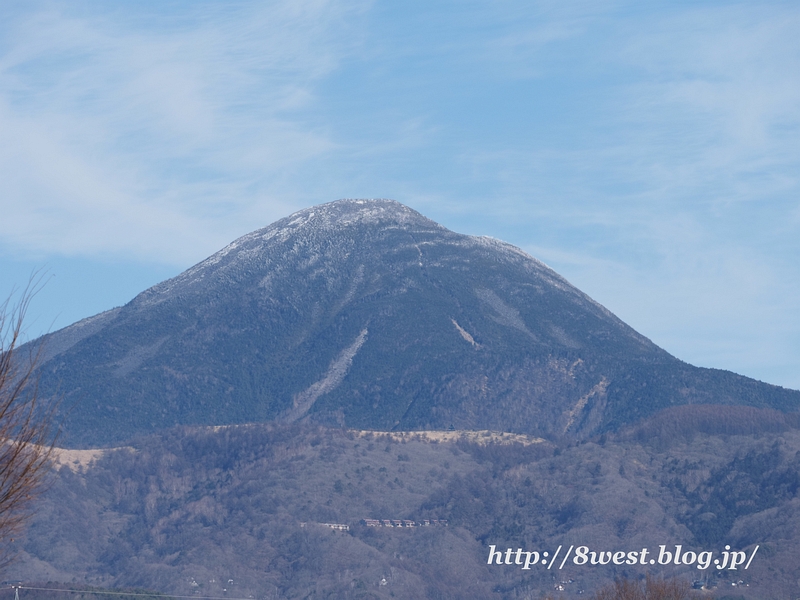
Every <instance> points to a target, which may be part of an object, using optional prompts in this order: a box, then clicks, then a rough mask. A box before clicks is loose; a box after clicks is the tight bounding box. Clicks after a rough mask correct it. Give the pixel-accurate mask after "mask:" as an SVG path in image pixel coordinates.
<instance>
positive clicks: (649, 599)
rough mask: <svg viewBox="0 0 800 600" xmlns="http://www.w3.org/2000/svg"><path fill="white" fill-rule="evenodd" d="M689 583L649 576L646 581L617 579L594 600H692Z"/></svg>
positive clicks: (599, 592) (694, 596)
mask: <svg viewBox="0 0 800 600" xmlns="http://www.w3.org/2000/svg"><path fill="white" fill-rule="evenodd" d="M692 598H697V596H696V595H694V594H692V591H691V589H690V587H689V583H688V582H686V581H684V580H682V579H670V580H664V579H656V578H655V577H651V576H649V575H648V576H647V579H646V580H645V581H631V580H629V579H617V580H616V581H615V582H614V583H612V584H610V585H607V586H606V587H604V588H602V589H600V590H599V591H598V592H597V593H596V594H595V595H594V596H593V600H691V599H692Z"/></svg>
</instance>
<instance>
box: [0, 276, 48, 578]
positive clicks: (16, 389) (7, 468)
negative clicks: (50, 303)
mask: <svg viewBox="0 0 800 600" xmlns="http://www.w3.org/2000/svg"><path fill="white" fill-rule="evenodd" d="M36 283H37V282H36V281H32V282H31V283H30V284H29V285H28V287H26V288H25V289H24V290H23V293H22V296H21V300H20V301H19V302H18V303H16V304H13V303H12V298H9V299H8V300H6V301H5V302H3V303H2V304H0V568H3V567H5V566H7V565H8V563H9V562H10V561H11V559H12V557H13V551H12V548H11V543H12V542H13V541H14V536H15V535H16V533H17V532H18V531H19V529H20V527H21V526H22V525H23V523H24V522H25V521H26V520H27V519H28V518H29V517H30V516H31V511H30V508H31V506H30V505H31V501H32V500H33V498H34V497H35V495H36V492H37V491H39V490H40V489H41V485H42V483H43V478H44V476H45V475H46V473H47V471H48V470H49V467H50V458H51V456H52V454H53V449H54V444H55V437H56V436H55V432H54V428H53V426H52V425H53V422H54V415H55V410H56V404H55V403H52V402H51V403H47V405H43V404H42V402H41V401H40V399H39V398H38V396H37V389H36V381H35V377H34V370H35V367H36V363H37V359H38V357H39V350H31V351H30V352H27V353H26V352H21V351H20V348H19V343H20V336H21V334H22V324H23V321H24V318H25V312H26V310H27V308H28V305H29V303H30V300H31V297H32V296H33V295H34V293H35V292H36ZM38 347H39V348H41V345H39V346H38Z"/></svg>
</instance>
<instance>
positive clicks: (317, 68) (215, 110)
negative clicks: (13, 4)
mask: <svg viewBox="0 0 800 600" xmlns="http://www.w3.org/2000/svg"><path fill="white" fill-rule="evenodd" d="M61 8H62V10H55V9H52V8H50V9H47V10H44V9H42V10H41V11H25V12H22V13H21V14H18V15H17V17H16V21H15V23H14V26H13V27H10V26H9V25H8V24H7V25H6V32H9V31H11V32H12V33H10V34H8V35H7V37H6V44H5V48H4V51H3V53H2V55H1V56H0V145H1V146H2V147H3V148H5V149H6V150H5V152H4V153H3V160H2V162H0V179H2V180H3V181H4V184H3V185H4V187H5V189H6V193H5V194H3V195H2V199H0V202H2V203H3V207H2V208H3V212H4V213H5V214H6V215H8V218H5V219H3V220H2V222H1V223H2V224H0V238H1V239H2V241H3V242H4V244H5V245H10V246H12V247H22V248H25V247H28V248H30V249H32V250H37V251H44V252H57V253H68V254H78V255H80V254H88V255H91V254H93V253H96V252H112V253H120V254H123V255H133V256H137V257H139V258H142V259H149V260H166V261H169V262H172V263H173V264H185V263H186V261H187V260H190V259H196V258H198V252H210V251H213V250H214V249H216V248H217V247H219V245H221V244H224V243H225V242H226V241H229V240H230V238H231V237H232V236H233V235H234V234H238V233H243V231H242V230H241V227H242V226H241V223H238V222H236V221H237V218H241V215H236V216H232V215H235V214H236V213H237V212H239V213H245V214H246V213H247V212H248V211H252V209H253V207H252V205H253V204H254V203H256V202H260V203H261V204H270V203H269V202H267V203H264V202H263V199H264V196H266V197H267V199H268V200H269V195H270V193H271V192H273V193H275V192H285V191H286V190H284V189H282V188H281V179H282V177H284V172H285V171H286V170H292V169H294V168H296V166H297V165H298V164H302V163H303V162H304V161H308V160H310V159H312V158H317V157H320V156H324V155H325V154H326V153H329V152H331V151H332V149H334V148H335V147H336V144H335V143H334V142H333V141H331V140H330V139H329V137H328V136H327V135H326V133H325V132H324V131H323V130H322V129H321V128H315V127H313V126H312V127H309V126H307V125H306V124H304V123H303V116H302V111H304V110H307V109H308V107H309V105H311V104H313V102H314V98H313V85H314V82H315V81H316V80H318V79H319V78H320V77H323V76H325V75H326V74H328V73H330V72H331V70H332V69H334V68H335V66H336V64H337V61H339V60H340V59H341V56H342V55H343V54H344V53H346V52H347V47H348V44H351V43H352V41H351V40H349V39H347V37H346V36H347V34H348V32H349V31H350V30H349V29H348V28H347V27H343V26H342V24H343V22H344V21H345V17H347V16H351V17H352V16H353V14H356V13H357V12H358V6H357V5H352V4H351V5H343V4H342V3H335V2H324V1H313V0H310V1H307V2H296V1H293V2H282V3H272V4H269V5H266V7H265V8H263V9H260V8H253V7H252V6H247V5H243V6H239V7H235V8H234V9H233V10H229V11H221V10H220V9H219V7H216V8H214V7H213V6H211V7H210V8H209V7H208V6H206V7H205V8H204V7H203V6H202V5H199V8H198V9H197V10H196V14H194V15H193V16H194V18H193V19H192V20H191V22H190V23H188V25H187V24H186V23H185V21H181V23H182V25H180V26H179V25H175V26H174V27H171V28H170V27H167V28H166V30H162V29H164V27H163V26H158V27H156V25H157V22H158V19H157V18H156V17H155V16H154V17H153V18H152V19H151V21H150V22H144V23H143V22H141V15H125V14H119V13H117V14H106V15H102V16H98V15H97V14H92V15H91V16H86V15H75V14H70V13H69V12H68V11H67V10H64V9H63V7H61ZM134 16H135V17H139V20H137V19H134V18H133V17H134ZM356 16H357V15H356ZM159 27H160V28H161V29H159ZM273 187H277V188H278V190H272V189H271V188H273ZM276 195H277V196H278V198H276V199H275V200H274V201H273V203H272V206H273V207H274V208H276V209H277V210H279V211H282V210H285V209H286V207H287V204H291V203H292V200H294V201H295V202H296V201H297V200H296V198H292V197H291V194H289V195H288V196H289V197H288V200H287V198H286V196H285V195H283V196H280V195H279V194H277V193H276ZM280 214H281V213H277V214H275V215H272V216H280ZM12 217H13V218H12ZM65 225H66V226H65ZM198 246H199V248H198Z"/></svg>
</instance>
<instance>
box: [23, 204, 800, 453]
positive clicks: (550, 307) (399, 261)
mask: <svg viewBox="0 0 800 600" xmlns="http://www.w3.org/2000/svg"><path fill="white" fill-rule="evenodd" d="M42 342H44V343H45V345H44V347H43V361H42V363H41V366H40V370H39V373H40V377H41V379H40V391H41V393H43V394H45V395H51V394H52V395H55V394H60V395H62V396H63V402H62V406H63V407H64V410H65V412H64V419H65V421H64V429H63V431H64V435H63V438H62V439H63V440H64V442H65V443H66V444H67V445H70V446H72V447H81V446H84V447H85V446H97V445H115V444H120V443H122V442H124V441H125V440H128V439H130V438H132V437H133V436H136V435H141V434H146V433H149V432H154V431H158V430H161V429H164V428H168V427H172V426H175V425H228V424H237V423H248V422H263V421H276V422H285V423H290V422H296V421H305V422H312V423H318V424H322V425H326V426H334V427H347V428H353V429H362V430H367V429H369V430H384V431H392V430H404V431H408V430H444V431H446V430H449V429H456V430H493V431H501V432H513V433H518V434H524V435H527V436H540V437H545V438H550V439H554V438H556V437H562V436H567V437H577V438H584V439H585V438H587V437H589V436H593V435H595V434H600V433H603V432H608V431H615V430H618V429H620V427H622V426H624V425H626V424H630V423H634V422H637V421H639V420H641V419H643V418H645V417H648V416H651V415H653V414H655V413H657V412H658V411H661V410H663V409H666V408H670V407H674V406H680V405H696V404H702V405H731V406H737V405H741V406H750V407H755V408H760V409H774V410H777V411H780V412H782V413H787V412H797V411H798V409H799V408H800V392H798V391H794V390H787V389H783V388H780V387H776V386H772V385H768V384H765V383H761V382H758V381H754V380H752V379H748V378H746V377H741V376H739V375H736V374H733V373H730V372H727V371H720V370H714V369H702V368H697V367H693V366H691V365H688V364H686V363H684V362H682V361H680V360H678V359H677V358H674V357H673V356H671V355H669V354H668V353H667V352H665V351H664V350H662V349H661V348H659V347H657V346H656V345H654V344H653V343H652V342H650V340H648V339H646V338H645V337H643V336H641V335H640V334H638V333H637V332H636V331H634V330H633V329H631V328H630V327H629V326H627V325H626V324H625V323H623V322H622V321H620V320H619V319H618V318H617V317H615V316H614V315H613V314H611V313H610V312H609V311H608V310H606V309H605V308H603V307H602V306H600V305H599V304H598V303H596V302H594V301H593V300H592V299H591V298H589V297H588V296H586V295H585V294H583V293H582V292H581V291H580V290H578V289H576V288H575V287H573V286H572V285H570V284H569V283H568V282H567V281H566V280H564V279H563V278H562V277H560V276H559V275H558V274H557V273H555V272H554V271H552V270H551V269H549V268H548V267H547V266H546V265H544V264H542V263H541V262H539V261H538V260H536V259H534V258H532V257H530V256H528V255H527V254H525V253H524V252H522V251H521V250H520V249H518V248H515V247H514V246H511V245H509V244H506V243H504V242H501V241H498V240H494V239H491V238H485V237H472V236H467V235H461V234H458V233H454V232H452V231H449V230H447V229H445V228H444V227H442V226H441V225H438V224H436V223H434V222H433V221H431V220H429V219H426V218H425V217H423V216H422V215H420V214H419V213H417V212H415V211H413V210H411V209H410V208H408V207H406V206H403V205H402V204H399V203H397V202H393V201H390V200H340V201H338V202H332V203H329V204H324V205H321V206H316V207H313V208H309V209H306V210H302V211H300V212H298V213H295V214H293V215H291V216H289V217H287V218H285V219H282V220H280V221H278V222H276V223H274V224H272V225H270V226H268V227H266V228H264V229H259V230H257V231H254V232H253V233H251V234H248V235H246V236H244V237H242V238H240V239H238V240H236V241H234V242H233V243H231V244H230V245H229V246H227V247H226V248H224V249H222V250H221V251H219V252H218V253H216V254H214V255H213V256H211V257H209V258H208V259H206V260H205V261H203V262H201V263H199V264H198V265H196V266H194V267H192V268H191V269H189V270H187V271H185V272H184V273H182V274H181V275H179V276H177V277H175V278H173V279H170V280H168V281H165V282H163V283H160V284H158V285H156V286H154V287H152V288H150V289H148V290H145V291H144V292H142V293H141V294H139V295H138V296H137V297H136V298H134V299H133V300H132V301H131V302H129V303H128V304H126V305H125V306H122V307H120V308H115V309H113V310H110V311H107V312H104V313H102V314H99V315H97V316H95V317H91V318H89V319H85V320H83V321H80V322H78V323H75V324H74V325H71V326H69V327H67V328H65V329H62V330H60V331H57V332H55V333H53V334H50V335H48V336H46V337H45V338H42V339H39V340H35V341H34V342H32V344H34V345H38V344H40V343H42Z"/></svg>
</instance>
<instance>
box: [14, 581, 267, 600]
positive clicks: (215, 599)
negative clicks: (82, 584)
mask: <svg viewBox="0 0 800 600" xmlns="http://www.w3.org/2000/svg"><path fill="white" fill-rule="evenodd" d="M12 587H14V589H16V590H17V593H16V595H15V600H21V599H20V598H19V590H35V591H37V592H65V593H68V594H98V595H100V594H105V595H110V596H144V597H145V598H194V599H195V600H253V599H252V598H235V597H233V596H176V595H175V594H161V593H158V592H153V593H151V594H148V593H144V592H113V591H110V590H107V591H104V590H71V589H61V588H42V587H28V586H27V585H16V586H12Z"/></svg>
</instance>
